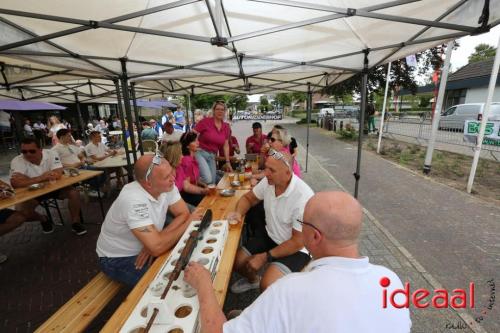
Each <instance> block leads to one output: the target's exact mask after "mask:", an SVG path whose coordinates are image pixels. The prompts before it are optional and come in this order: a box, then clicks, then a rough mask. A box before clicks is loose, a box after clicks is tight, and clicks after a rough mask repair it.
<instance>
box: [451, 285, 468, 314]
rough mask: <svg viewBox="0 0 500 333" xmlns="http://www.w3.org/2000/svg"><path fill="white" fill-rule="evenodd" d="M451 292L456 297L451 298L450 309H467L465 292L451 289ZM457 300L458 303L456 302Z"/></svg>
mask: <svg viewBox="0 0 500 333" xmlns="http://www.w3.org/2000/svg"><path fill="white" fill-rule="evenodd" d="M453 292H454V293H456V295H453V296H451V299H450V303H451V307H452V308H455V309H459V308H462V309H465V308H466V307H467V294H466V293H465V290H463V289H453ZM459 300H460V302H457V301H459Z"/></svg>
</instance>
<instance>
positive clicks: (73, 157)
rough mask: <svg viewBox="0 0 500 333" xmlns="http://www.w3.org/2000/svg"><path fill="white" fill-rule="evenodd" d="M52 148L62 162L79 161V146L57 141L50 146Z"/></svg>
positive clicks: (71, 162) (72, 162)
mask: <svg viewBox="0 0 500 333" xmlns="http://www.w3.org/2000/svg"><path fill="white" fill-rule="evenodd" d="M52 150H53V151H55V152H56V153H57V154H58V155H59V158H60V159H61V162H62V164H75V163H79V162H80V158H79V157H78V154H79V153H80V151H81V149H80V147H77V146H75V145H63V144H62V143H58V144H56V145H55V146H54V147H52Z"/></svg>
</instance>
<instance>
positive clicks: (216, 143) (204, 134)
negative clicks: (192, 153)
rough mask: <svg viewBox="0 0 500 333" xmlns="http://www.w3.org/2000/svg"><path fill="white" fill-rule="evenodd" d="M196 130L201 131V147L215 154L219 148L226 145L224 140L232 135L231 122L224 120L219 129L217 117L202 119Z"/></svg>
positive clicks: (199, 139) (199, 138)
mask: <svg viewBox="0 0 500 333" xmlns="http://www.w3.org/2000/svg"><path fill="white" fill-rule="evenodd" d="M194 130H195V131H196V132H198V133H200V135H199V136H198V141H199V142H200V148H201V149H203V150H205V151H208V152H210V153H213V154H217V152H218V151H219V149H221V148H223V147H224V142H226V140H228V139H229V137H230V136H231V128H230V127H229V124H228V123H226V122H222V127H221V129H220V130H219V129H217V127H215V119H214V118H212V117H210V118H205V119H203V120H201V121H200V122H199V123H198V124H196V127H195V128H194Z"/></svg>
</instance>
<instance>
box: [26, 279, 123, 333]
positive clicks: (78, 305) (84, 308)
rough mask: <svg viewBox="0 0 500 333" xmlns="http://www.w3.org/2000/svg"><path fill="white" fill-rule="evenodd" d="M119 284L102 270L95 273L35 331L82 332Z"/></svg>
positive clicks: (112, 295)
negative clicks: (94, 275)
mask: <svg viewBox="0 0 500 333" xmlns="http://www.w3.org/2000/svg"><path fill="white" fill-rule="evenodd" d="M121 286H122V285H121V284H120V283H118V282H116V281H113V280H111V279H110V278H108V277H107V276H106V275H104V274H103V273H102V272H101V273H99V274H97V276H96V277H94V278H93V279H92V280H90V282H89V283H87V285H86V286H85V287H83V288H82V289H81V290H80V291H79V292H78V293H77V294H76V295H75V296H73V297H72V298H71V299H70V300H69V301H68V302H66V304H64V305H63V306H62V307H61V308H60V309H59V310H57V312H56V313H54V314H53V315H52V316H51V317H50V318H49V319H48V320H47V321H46V322H45V323H43V325H42V326H40V327H39V328H38V329H37V330H36V331H35V332H40V333H42V332H43V333H45V332H82V331H83V330H85V328H86V327H87V326H88V325H89V324H90V323H91V322H92V320H94V318H95V317H96V316H97V315H98V314H99V313H100V312H101V311H102V309H103V308H104V307H105V306H106V305H107V304H108V303H109V302H110V301H111V300H112V299H113V297H114V296H115V295H116V294H117V293H118V291H119V290H120V288H121Z"/></svg>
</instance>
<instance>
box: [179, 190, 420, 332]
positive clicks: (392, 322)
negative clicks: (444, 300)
mask: <svg viewBox="0 0 500 333" xmlns="http://www.w3.org/2000/svg"><path fill="white" fill-rule="evenodd" d="M362 221H363V211H362V208H361V205H360V204H359V202H358V201H356V199H354V198H353V197H352V196H351V195H349V194H347V193H344V192H320V193H318V194H316V195H315V196H313V197H312V198H311V199H310V200H309V201H308V203H307V205H306V208H305V211H304V219H303V220H301V221H299V223H300V224H301V225H302V237H303V239H304V245H305V247H306V248H307V250H308V251H309V253H310V254H311V255H312V257H313V259H314V260H313V261H312V262H311V263H310V264H309V265H308V266H307V268H306V269H305V270H304V272H300V273H294V274H290V275H287V276H285V277H284V278H282V279H280V280H278V281H276V282H275V283H274V284H273V285H272V286H271V287H269V288H268V289H267V290H266V291H265V292H264V293H262V294H261V295H260V296H259V297H258V298H257V299H256V300H255V301H254V302H253V303H252V304H251V305H250V306H249V307H247V308H246V309H245V310H244V311H243V312H242V313H241V314H240V315H239V316H238V317H236V318H234V319H232V320H229V321H226V317H225V316H224V313H223V312H222V309H221V308H220V305H219V304H218V302H217V299H216V297H215V293H214V291H213V287H212V280H211V276H210V273H209V272H208V271H207V269H206V268H204V267H203V266H202V265H200V264H199V263H196V262H190V263H189V264H188V266H187V267H186V270H185V271H184V280H185V281H186V282H188V283H189V284H190V285H191V286H192V287H194V288H195V289H196V291H197V294H198V301H199V303H200V323H201V330H200V331H201V332H204V333H215V332H218V333H219V332H222V331H224V333H232V332H238V333H260V332H273V333H285V332H286V333H295V332H297V333H302V332H314V333H330V332H377V333H378V332H380V333H385V332H393V333H408V332H410V328H411V320H410V311H409V310H408V308H402V309H398V308H396V307H394V306H392V305H390V304H389V306H388V307H387V308H384V307H383V306H382V295H383V290H384V289H385V288H384V287H382V286H381V284H382V281H387V282H388V284H389V285H388V286H385V287H387V292H388V295H393V292H394V290H396V289H402V288H403V284H402V283H401V280H400V279H399V277H398V276H397V275H396V274H395V273H394V272H393V271H391V270H389V269H388V268H386V267H384V266H378V265H373V264H371V263H370V262H369V260H368V258H367V257H362V256H360V255H359V250H358V244H359V234H360V231H361V225H362ZM396 302H397V304H402V303H404V297H403V295H401V294H400V295H396ZM234 314H236V313H235V312H233V315H234Z"/></svg>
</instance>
